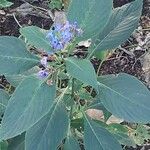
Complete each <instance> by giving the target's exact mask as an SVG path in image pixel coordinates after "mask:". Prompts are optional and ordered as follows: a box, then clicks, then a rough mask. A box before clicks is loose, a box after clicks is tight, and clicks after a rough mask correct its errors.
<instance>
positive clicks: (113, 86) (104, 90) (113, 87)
mask: <svg viewBox="0 0 150 150" xmlns="http://www.w3.org/2000/svg"><path fill="white" fill-rule="evenodd" d="M98 81H99V93H100V95H99V100H101V102H102V103H103V105H104V106H105V107H106V109H108V111H109V112H111V113H112V114H113V115H114V116H117V117H118V118H122V119H124V120H126V121H129V122H135V123H148V122H149V121H150V115H149V114H150V113H149V112H150V91H149V90H148V89H147V88H146V86H144V85H143V84H142V83H141V82H140V81H139V80H138V79H137V78H135V77H133V76H131V75H127V74H125V73H121V74H119V75H117V76H115V75H106V76H101V77H99V79H98Z"/></svg>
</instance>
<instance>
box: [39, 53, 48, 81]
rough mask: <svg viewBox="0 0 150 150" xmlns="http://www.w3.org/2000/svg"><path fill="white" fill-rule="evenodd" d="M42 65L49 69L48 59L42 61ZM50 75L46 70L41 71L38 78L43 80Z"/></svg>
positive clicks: (44, 58)
mask: <svg viewBox="0 0 150 150" xmlns="http://www.w3.org/2000/svg"><path fill="white" fill-rule="evenodd" d="M40 63H41V65H43V66H44V67H45V68H47V66H48V64H47V57H45V56H44V57H43V58H42V59H41V61H40ZM48 75H49V72H48V71H47V70H46V69H44V70H40V71H39V72H38V74H37V76H38V77H39V78H40V79H43V78H46V77H47V76H48Z"/></svg>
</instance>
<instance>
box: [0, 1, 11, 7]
mask: <svg viewBox="0 0 150 150" xmlns="http://www.w3.org/2000/svg"><path fill="white" fill-rule="evenodd" d="M12 4H13V3H12V2H9V1H7V0H0V8H6V7H10V6H11V5H12Z"/></svg>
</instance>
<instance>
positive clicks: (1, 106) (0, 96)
mask: <svg viewBox="0 0 150 150" xmlns="http://www.w3.org/2000/svg"><path fill="white" fill-rule="evenodd" d="M8 100H9V95H8V94H7V93H6V92H5V91H4V90H2V89H0V117H1V115H2V114H3V113H4V111H5V109H6V106H7V103H8Z"/></svg>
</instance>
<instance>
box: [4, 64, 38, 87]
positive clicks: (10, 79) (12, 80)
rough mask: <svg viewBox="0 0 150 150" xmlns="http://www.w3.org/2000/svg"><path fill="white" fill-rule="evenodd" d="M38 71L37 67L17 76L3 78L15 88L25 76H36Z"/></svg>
mask: <svg viewBox="0 0 150 150" xmlns="http://www.w3.org/2000/svg"><path fill="white" fill-rule="evenodd" d="M39 71H40V68H39V67H38V66H35V67H33V68H31V69H29V70H27V71H25V72H23V73H22V74H17V75H5V78H6V79H7V81H8V82H9V83H10V84H11V85H12V86H14V87H17V86H18V85H19V84H20V82H21V81H23V80H24V79H25V78H26V77H27V76H30V75H34V74H37V73H38V72H39Z"/></svg>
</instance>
